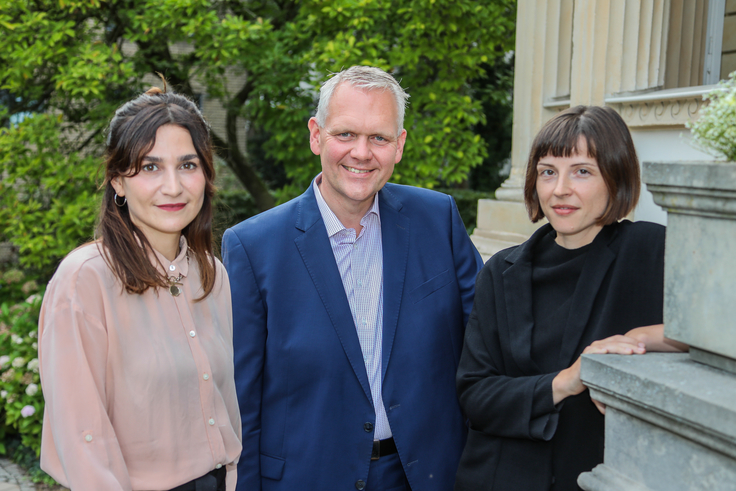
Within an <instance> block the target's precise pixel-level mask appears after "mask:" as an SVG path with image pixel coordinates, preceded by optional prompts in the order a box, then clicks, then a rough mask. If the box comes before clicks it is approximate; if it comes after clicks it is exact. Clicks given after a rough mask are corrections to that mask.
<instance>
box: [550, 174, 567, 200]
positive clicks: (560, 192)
mask: <svg viewBox="0 0 736 491" xmlns="http://www.w3.org/2000/svg"><path fill="white" fill-rule="evenodd" d="M554 192H555V196H567V195H569V194H570V178H569V177H568V176H567V175H565V174H561V175H560V176H559V177H558V178H557V182H556V183H555V190H554Z"/></svg>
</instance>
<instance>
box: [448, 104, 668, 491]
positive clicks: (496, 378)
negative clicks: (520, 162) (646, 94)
mask: <svg viewBox="0 0 736 491" xmlns="http://www.w3.org/2000/svg"><path fill="white" fill-rule="evenodd" d="M639 189H640V178H639V162H638V159H637V157H636V151H635V150H634V145H633V142H632V140H631V135H630V133H629V130H628V128H627V127H626V124H625V123H624V122H623V120H622V119H621V117H620V116H619V115H618V114H617V113H616V112H615V111H613V110H612V109H610V108H602V107H585V106H578V107H575V108H571V109H569V110H567V111H564V112H562V113H560V114H558V115H557V116H555V117H554V118H553V119H552V120H550V121H549V122H548V123H547V124H546V125H545V126H544V127H543V128H542V130H541V131H540V133H539V134H538V135H537V137H536V138H535V140H534V143H533V145H532V150H531V153H530V157H529V164H528V168H527V173H526V183H525V189H524V194H525V196H524V197H525V202H526V206H527V209H528V211H529V216H530V218H531V219H532V221H533V222H537V221H538V220H540V219H542V218H543V217H547V219H548V220H549V224H547V225H544V226H542V227H541V228H540V229H539V230H537V232H536V233H534V235H532V237H531V238H530V239H529V240H528V241H526V242H525V243H523V244H521V245H520V246H517V247H512V248H510V249H506V250H504V251H501V252H499V253H498V254H496V255H495V256H493V258H491V259H490V260H489V261H488V262H487V263H486V265H485V266H484V268H483V269H482V271H481V272H480V273H479V275H478V279H477V282H476V293H475V305H474V307H473V311H472V313H471V316H470V320H469V322H468V327H467V330H466V333H465V345H464V348H463V353H462V357H461V359H460V366H459V369H458V374H457V387H458V394H459V397H460V404H461V406H462V408H463V410H464V411H465V414H466V416H467V418H468V420H469V423H470V428H469V434H468V441H467V445H466V447H465V450H464V452H463V455H462V458H461V461H460V465H459V469H458V474H457V481H456V484H455V490H456V491H460V490H462V491H482V490H493V491H505V490H509V491H519V490H523V491H537V490H565V491H567V490H575V489H579V487H578V486H577V476H578V475H579V474H580V473H581V472H585V471H588V470H590V469H592V468H593V467H595V466H596V465H597V464H599V463H600V462H602V461H603V421H604V419H603V415H602V414H601V413H602V412H603V410H604V408H603V406H602V405H600V404H599V403H597V402H595V401H592V400H591V399H590V397H589V396H588V394H586V393H585V392H584V391H585V387H584V386H583V384H582V383H581V381H580V358H579V357H580V354H581V353H618V354H643V353H644V352H645V351H646V350H656V351H663V350H674V349H678V348H679V349H682V346H681V345H679V343H678V344H677V345H675V344H674V343H673V342H671V341H669V340H666V339H665V338H664V337H663V326H662V306H663V282H664V236H665V229H664V227H663V226H661V225H657V224H653V223H647V222H637V223H632V222H630V221H628V220H623V221H621V222H619V220H621V219H622V218H623V217H625V216H626V215H627V214H628V213H629V212H631V211H632V210H633V208H634V207H635V206H636V202H637V200H638V197H639ZM642 326H643V327H642ZM596 405H598V406H599V409H600V411H599V409H597V408H596Z"/></svg>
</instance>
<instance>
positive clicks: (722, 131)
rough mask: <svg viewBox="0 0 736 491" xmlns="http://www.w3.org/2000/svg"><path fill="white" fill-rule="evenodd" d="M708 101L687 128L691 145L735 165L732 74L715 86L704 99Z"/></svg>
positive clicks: (735, 101)
mask: <svg viewBox="0 0 736 491" xmlns="http://www.w3.org/2000/svg"><path fill="white" fill-rule="evenodd" d="M704 99H706V100H710V102H709V103H708V105H707V106H705V107H704V108H703V110H702V111H701V115H700V118H698V119H697V120H696V121H694V122H692V123H688V124H687V126H688V128H690V130H691V131H692V133H693V136H694V138H695V142H696V143H697V144H698V145H700V146H701V147H703V148H704V149H706V150H710V151H713V152H715V153H716V154H718V155H722V156H724V157H726V159H727V160H729V161H731V162H736V72H733V73H732V74H731V75H730V76H729V78H728V79H726V80H722V81H721V82H719V83H718V88H716V89H715V90H713V91H711V92H710V93H709V94H708V95H707V96H705V97H704Z"/></svg>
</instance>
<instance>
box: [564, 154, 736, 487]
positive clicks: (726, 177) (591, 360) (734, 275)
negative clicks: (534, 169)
mask: <svg viewBox="0 0 736 491" xmlns="http://www.w3.org/2000/svg"><path fill="white" fill-rule="evenodd" d="M644 182H646V183H647V186H648V188H649V190H650V191H651V192H652V194H653V195H654V200H655V202H656V203H657V204H658V205H660V206H662V207H663V208H664V209H665V210H667V214H668V216H667V223H668V225H667V239H666V244H665V304H664V320H665V335H666V336H667V337H670V338H672V339H675V340H677V341H681V342H684V343H687V344H689V345H690V347H691V348H690V353H689V354H666V353H650V354H647V355H644V356H633V355H632V356H622V355H585V356H583V360H582V371H581V377H582V379H583V382H584V383H585V384H586V385H587V386H588V387H589V388H590V393H591V397H593V398H595V399H597V400H599V401H601V402H603V403H604V404H606V405H607V407H608V409H607V411H606V449H605V460H604V463H603V464H601V465H599V466H598V467H596V468H595V469H593V471H592V472H587V473H583V474H581V476H580V478H579V479H578V483H579V484H580V486H581V487H582V488H583V489H585V490H587V491H624V490H640V491H644V490H651V491H659V490H661V491H680V490H736V327H735V326H736V324H734V321H733V302H734V300H735V299H736V258H735V257H734V254H733V253H732V251H733V247H734V245H733V244H734V243H735V242H736V163H713V162H680V163H669V164H664V163H645V164H644Z"/></svg>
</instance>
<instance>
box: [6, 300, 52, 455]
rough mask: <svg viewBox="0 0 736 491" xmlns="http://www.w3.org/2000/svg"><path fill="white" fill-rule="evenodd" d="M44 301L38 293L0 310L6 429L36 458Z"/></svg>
mask: <svg viewBox="0 0 736 491" xmlns="http://www.w3.org/2000/svg"><path fill="white" fill-rule="evenodd" d="M36 290H37V288H36ZM42 298H43V293H42V292H39V291H37V292H34V293H33V294H31V295H30V296H29V297H28V298H27V299H26V300H25V301H23V302H19V303H16V304H10V303H9V302H4V303H3V304H2V305H1V306H0V403H1V404H2V408H3V412H4V414H5V423H6V425H7V426H8V427H9V428H12V429H14V430H16V431H17V432H18V433H19V434H20V437H21V442H22V444H23V445H24V446H26V447H29V448H31V449H33V450H34V451H35V452H36V454H38V452H39V451H40V449H41V424H42V422H43V406H44V403H43V395H42V393H41V380H40V377H39V363H38V314H39V311H40V309H41V301H42ZM2 450H3V451H4V450H5V449H4V448H3V449H2Z"/></svg>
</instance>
